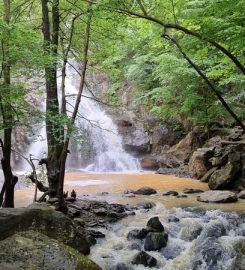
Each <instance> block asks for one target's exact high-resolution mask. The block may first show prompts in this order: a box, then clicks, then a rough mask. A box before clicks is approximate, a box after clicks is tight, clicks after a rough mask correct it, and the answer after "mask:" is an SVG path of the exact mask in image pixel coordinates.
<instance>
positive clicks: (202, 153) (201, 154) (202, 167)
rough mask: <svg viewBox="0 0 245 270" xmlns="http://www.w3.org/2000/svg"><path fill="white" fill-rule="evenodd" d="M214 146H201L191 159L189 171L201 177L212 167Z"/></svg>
mask: <svg viewBox="0 0 245 270" xmlns="http://www.w3.org/2000/svg"><path fill="white" fill-rule="evenodd" d="M213 153H214V152H213V148H199V149H198V150H197V151H195V152H194V153H193V155H192V157H191V158H190V161H189V173H190V174H191V176H192V177H195V178H197V179H200V178H201V177H202V176H203V175H205V173H206V172H207V171H208V170H209V169H210V168H211V163H210V162H209V159H210V158H211V157H212V156H213Z"/></svg>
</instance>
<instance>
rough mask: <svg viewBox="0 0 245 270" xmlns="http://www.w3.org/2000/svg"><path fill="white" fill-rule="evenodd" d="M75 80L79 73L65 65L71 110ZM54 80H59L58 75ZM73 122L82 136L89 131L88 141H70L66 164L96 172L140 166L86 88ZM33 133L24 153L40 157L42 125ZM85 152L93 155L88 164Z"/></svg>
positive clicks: (43, 150)
mask: <svg viewBox="0 0 245 270" xmlns="http://www.w3.org/2000/svg"><path fill="white" fill-rule="evenodd" d="M79 80H80V77H79V75H78V74H77V71H76V69H75V68H73V67H72V66H68V68H67V77H66V96H67V110H68V112H71V111H72V110H73V106H74V104H75V96H76V94H77V92H78V87H79ZM58 84H61V78H60V76H59V78H58ZM42 106H43V107H44V103H42ZM76 125H77V127H78V129H79V130H80V131H81V137H84V136H83V135H84V134H85V133H86V134H89V137H90V138H89V141H90V143H91V144H89V142H86V141H83V142H79V140H77V141H76V142H75V143H74V142H72V143H70V146H69V149H70V152H71V154H69V155H68V159H67V167H68V168H70V169H84V170H87V171H97V172H99V171H100V172H105V171H138V170H139V169H140V165H139V162H138V160H137V159H136V158H134V157H132V156H131V155H129V154H127V153H126V152H125V151H124V149H123V146H122V139H121V136H120V135H119V134H118V131H117V127H116V125H115V124H114V123H113V121H112V119H111V118H110V117H109V116H108V115H107V114H106V113H105V111H104V110H103V109H102V107H101V106H100V104H99V103H98V102H97V101H95V100H93V97H92V95H91V93H90V92H89V91H88V90H87V89H85V91H84V94H83V97H82V100H81V104H80V107H79V113H78V117H77V121H76ZM82 133H83V134H82ZM34 137H35V138H34V140H33V142H32V144H31V145H30V146H29V148H28V151H27V153H26V155H28V156H29V154H32V155H33V156H35V157H37V158H40V157H42V156H43V155H44V154H45V153H46V152H47V142H46V136H45V127H44V126H43V127H42V128H41V129H40V130H39V133H38V134H36V135H35V136H34ZM92 150H93V151H92ZM88 152H93V159H90V162H89V165H88V162H87V163H85V162H84V160H85V159H84V157H85V156H86V155H88ZM90 154H91V153H90Z"/></svg>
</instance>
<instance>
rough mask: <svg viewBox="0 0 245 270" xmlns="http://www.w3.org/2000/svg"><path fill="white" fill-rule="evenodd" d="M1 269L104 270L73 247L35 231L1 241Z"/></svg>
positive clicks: (18, 234) (17, 234)
mask: <svg viewBox="0 0 245 270" xmlns="http://www.w3.org/2000/svg"><path fill="white" fill-rule="evenodd" d="M0 269H1V270H16V269H22V270H54V269H56V270H101V268H100V267H99V266H98V265H96V264H95V263H94V262H93V261H91V260H90V259H88V258H87V257H86V256H84V255H82V254H81V253H79V252H78V251H77V250H75V249H73V248H71V247H70V246H67V245H64V244H62V243H60V242H58V241H57V240H54V239H51V238H49V237H47V236H46V235H44V234H41V233H38V232H35V231H26V232H20V233H16V234H14V235H12V236H10V237H8V238H6V239H4V240H3V241H0Z"/></svg>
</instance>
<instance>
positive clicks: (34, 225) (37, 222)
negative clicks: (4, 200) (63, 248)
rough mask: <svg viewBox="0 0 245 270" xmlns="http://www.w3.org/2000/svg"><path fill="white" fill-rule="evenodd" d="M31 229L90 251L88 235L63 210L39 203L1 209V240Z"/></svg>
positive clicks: (87, 252) (81, 251)
mask: <svg viewBox="0 0 245 270" xmlns="http://www.w3.org/2000/svg"><path fill="white" fill-rule="evenodd" d="M30 229H31V230H34V231H37V232H39V233H42V234H44V235H46V236H48V237H50V238H52V239H55V240H57V241H59V242H61V243H63V244H65V245H68V246H71V247H72V248H74V249H77V250H78V251H79V252H80V253H82V254H89V252H90V248H89V244H88V242H87V239H86V237H85V236H84V235H83V234H82V233H81V232H80V231H78V230H77V228H76V225H75V224H74V223H73V222H72V220H71V219H70V218H68V217H67V216H65V215H64V214H63V213H61V212H57V211H54V210H53V209H51V208H50V207H45V206H43V205H39V204H33V205H31V206H30V207H28V208H14V209H10V208H4V209H0V240H3V239H5V238H7V237H9V236H11V235H13V234H14V233H17V232H22V231H26V230H30Z"/></svg>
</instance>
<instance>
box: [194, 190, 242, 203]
mask: <svg viewBox="0 0 245 270" xmlns="http://www.w3.org/2000/svg"><path fill="white" fill-rule="evenodd" d="M197 200H198V201H199V202H210V203H229V202H236V201H237V195H236V194H235V193H234V192H231V191H219V190H216V191H214V190H210V191H206V192H203V193H202V194H201V195H199V196H197Z"/></svg>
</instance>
